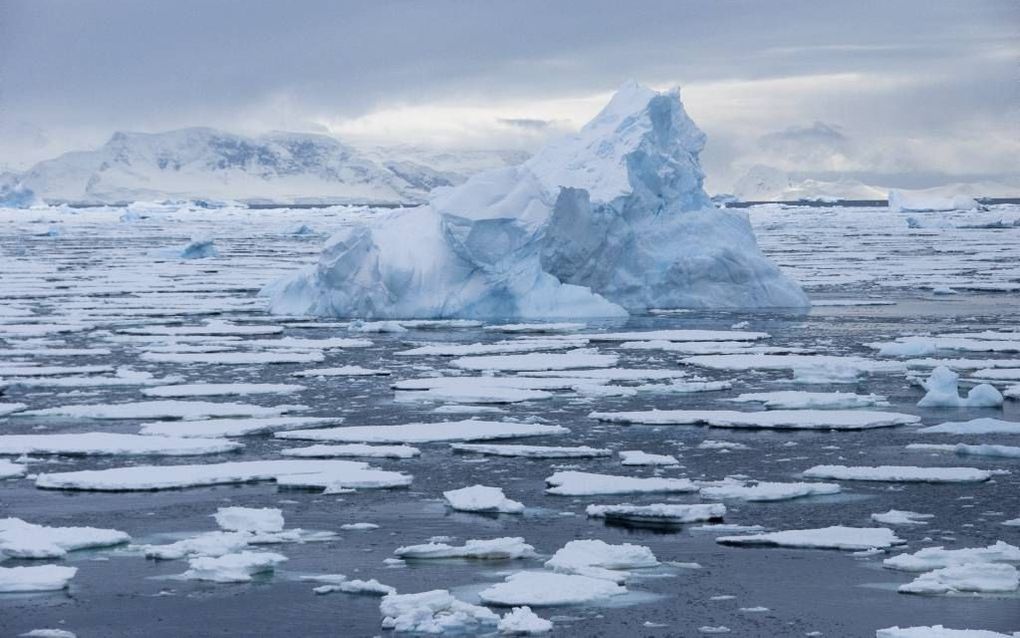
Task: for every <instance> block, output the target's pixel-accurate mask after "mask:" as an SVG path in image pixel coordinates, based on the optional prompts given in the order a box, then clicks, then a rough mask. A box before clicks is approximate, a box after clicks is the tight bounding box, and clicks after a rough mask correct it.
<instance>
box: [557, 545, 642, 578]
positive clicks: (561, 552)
mask: <svg viewBox="0 0 1020 638" xmlns="http://www.w3.org/2000/svg"><path fill="white" fill-rule="evenodd" d="M658 564H659V561H658V559H657V558H656V557H655V554H653V553H652V550H650V549H648V548H647V547H645V546H643V545H633V544H631V543H622V544H620V545H611V544H609V543H607V542H605V541H602V540H598V539H582V540H574V541H570V542H569V543H567V544H566V545H564V546H563V547H561V548H560V549H558V550H557V551H556V553H555V554H553V556H552V558H550V559H549V560H547V561H546V562H545V566H546V568H548V569H551V570H553V571H554V572H557V573H560V574H578V575H581V576H590V577H592V578H601V579H604V580H610V581H613V582H614V583H623V582H624V581H625V580H626V579H627V578H628V577H629V576H630V573H629V572H628V571H627V570H630V569H642V568H647V567H655V566H657V565H658Z"/></svg>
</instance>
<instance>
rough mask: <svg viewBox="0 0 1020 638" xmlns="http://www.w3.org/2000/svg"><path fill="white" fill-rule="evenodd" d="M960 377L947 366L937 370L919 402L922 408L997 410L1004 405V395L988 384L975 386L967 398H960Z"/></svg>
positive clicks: (932, 374) (926, 385)
mask: <svg viewBox="0 0 1020 638" xmlns="http://www.w3.org/2000/svg"><path fill="white" fill-rule="evenodd" d="M959 381H960V375H958V374H956V373H955V372H953V371H952V370H950V369H949V368H947V367H945V366H940V367H938V368H935V369H934V370H933V371H932V373H931V376H930V377H928V381H927V382H925V384H924V388H925V390H927V394H925V395H924V397H922V398H921V400H920V401H918V402H917V405H918V407H922V408H997V407H999V406H1001V405H1002V402H1003V397H1002V393H1000V392H999V391H998V390H996V389H995V388H994V387H992V386H990V385H988V384H987V383H982V384H981V385H977V386H974V387H973V388H971V389H970V392H968V393H967V396H966V397H961V396H960V390H959V387H958V385H959Z"/></svg>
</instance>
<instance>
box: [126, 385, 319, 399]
mask: <svg viewBox="0 0 1020 638" xmlns="http://www.w3.org/2000/svg"><path fill="white" fill-rule="evenodd" d="M304 389H305V387H304V386H302V385H294V384H289V383H189V384H181V385H162V386H156V387H151V388H145V389H143V390H142V394H143V395H145V396H147V397H162V398H178V397H216V396H238V395H245V394H292V393H294V392H300V391H302V390H304Z"/></svg>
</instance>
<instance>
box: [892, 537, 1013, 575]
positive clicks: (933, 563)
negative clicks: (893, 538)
mask: <svg viewBox="0 0 1020 638" xmlns="http://www.w3.org/2000/svg"><path fill="white" fill-rule="evenodd" d="M973 563H1020V547H1017V546H1015V545H1010V544H1009V543H1005V542H1003V541H997V542H995V543H993V544H991V545H989V546H988V547H963V548H960V549H945V548H943V547H941V546H940V547H925V548H924V549H921V550H918V551H916V552H914V553H913V554H898V555H896V556H893V557H891V558H886V559H885V560H883V561H882V566H883V567H886V568H888V569H895V570H898V571H904V572H925V571H929V570H933V569H941V568H943V567H949V566H951V565H960V564H973Z"/></svg>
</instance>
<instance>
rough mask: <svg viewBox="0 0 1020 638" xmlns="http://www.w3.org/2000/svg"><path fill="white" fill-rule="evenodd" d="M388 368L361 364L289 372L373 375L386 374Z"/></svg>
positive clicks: (293, 374) (301, 374) (305, 374)
mask: <svg viewBox="0 0 1020 638" xmlns="http://www.w3.org/2000/svg"><path fill="white" fill-rule="evenodd" d="M389 374H390V371H389V370H380V369H378V368H363V367H361V366H340V367H337V368H310V369H308V370H298V371H297V372H293V373H291V376H294V377H375V376H387V375H389Z"/></svg>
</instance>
